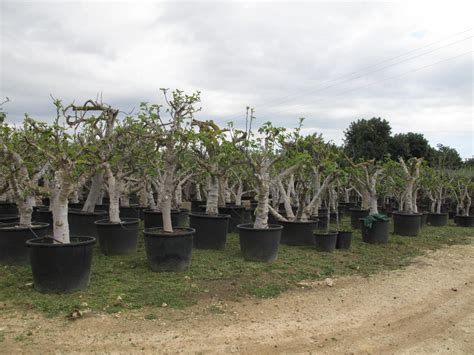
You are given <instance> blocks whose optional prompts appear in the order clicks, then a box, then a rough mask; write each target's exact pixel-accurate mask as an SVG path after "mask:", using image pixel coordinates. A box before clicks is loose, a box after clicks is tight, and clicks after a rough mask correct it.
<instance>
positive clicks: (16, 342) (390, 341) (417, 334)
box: [0, 244, 474, 354]
mask: <svg viewBox="0 0 474 355" xmlns="http://www.w3.org/2000/svg"><path fill="white" fill-rule="evenodd" d="M331 281H333V285H332V286H331V287H330V286H328V284H331ZM301 287H302V288H301V289H300V290H298V291H292V292H288V293H285V294H284V295H282V296H280V297H278V298H276V299H266V300H259V299H255V298H248V299H244V300H242V301H241V302H234V303H224V302H222V301H220V300H219V299H211V300H207V301H202V302H200V303H199V304H198V305H196V306H193V307H190V308H186V309H184V310H175V309H169V308H168V307H166V305H163V306H164V307H162V308H160V309H146V310H140V311H136V312H127V313H126V314H115V315H109V314H91V313H89V314H86V315H84V317H82V318H80V319H78V320H75V321H71V320H67V319H65V318H60V317H56V318H45V317H44V316H43V315H41V314H39V313H36V312H32V311H26V310H21V311H20V310H18V309H12V308H10V307H8V305H7V306H3V307H4V309H3V311H2V309H1V308H0V352H2V353H5V354H13V353H18V352H22V353H35V354H39V353H53V352H58V353H68V352H99V353H110V352H113V353H134V352H146V353H178V352H184V353H218V354H223V353H232V352H233V353H246V354H270V353H271V354H273V353H310V352H311V353H328V354H334V353H341V354H346V353H347V354H351V353H356V354H371V353H377V354H380V353H390V354H391V353H398V354H413V353H416V354H420V353H421V354H436V353H442V354H446V353H450V354H474V245H472V244H471V245H463V246H452V247H448V248H444V249H441V250H438V251H436V252H433V253H430V254H428V255H427V256H424V257H420V258H417V259H415V260H414V263H413V264H412V265H410V266H409V267H407V268H405V269H403V270H397V271H391V272H384V273H380V274H377V275H375V276H373V277H370V278H361V277H347V278H342V279H337V280H327V282H315V281H311V280H308V281H307V282H304V283H302V286H301Z"/></svg>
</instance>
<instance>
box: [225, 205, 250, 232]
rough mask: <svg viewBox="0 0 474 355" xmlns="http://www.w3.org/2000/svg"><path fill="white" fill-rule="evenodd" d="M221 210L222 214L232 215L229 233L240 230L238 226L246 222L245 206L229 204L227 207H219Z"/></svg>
mask: <svg viewBox="0 0 474 355" xmlns="http://www.w3.org/2000/svg"><path fill="white" fill-rule="evenodd" d="M219 212H220V213H222V214H228V215H230V220H229V233H235V232H237V231H238V229H237V226H238V225H239V224H242V223H244V215H245V207H244V206H236V205H233V206H232V205H227V206H225V207H219Z"/></svg>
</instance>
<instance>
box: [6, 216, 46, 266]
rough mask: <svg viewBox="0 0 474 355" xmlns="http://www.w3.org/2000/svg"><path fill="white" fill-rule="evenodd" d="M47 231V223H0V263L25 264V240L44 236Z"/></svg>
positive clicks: (26, 250)
mask: <svg viewBox="0 0 474 355" xmlns="http://www.w3.org/2000/svg"><path fill="white" fill-rule="evenodd" d="M47 232H48V224H47V223H41V222H34V223H33V225H32V226H30V227H24V226H19V225H18V224H17V223H5V224H1V225H0V264H6V265H25V264H28V263H29V258H28V248H27V247H26V241H27V240H30V239H33V238H40V237H44V236H45V235H46V234H47Z"/></svg>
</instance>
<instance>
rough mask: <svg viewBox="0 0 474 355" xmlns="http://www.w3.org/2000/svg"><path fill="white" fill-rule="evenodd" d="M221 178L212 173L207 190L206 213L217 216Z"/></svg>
mask: <svg viewBox="0 0 474 355" xmlns="http://www.w3.org/2000/svg"><path fill="white" fill-rule="evenodd" d="M218 200H219V179H218V178H217V176H215V175H211V177H210V179H209V184H208V190H207V201H206V213H207V214H208V215H211V216H216V215H217V214H218V213H219V209H218Z"/></svg>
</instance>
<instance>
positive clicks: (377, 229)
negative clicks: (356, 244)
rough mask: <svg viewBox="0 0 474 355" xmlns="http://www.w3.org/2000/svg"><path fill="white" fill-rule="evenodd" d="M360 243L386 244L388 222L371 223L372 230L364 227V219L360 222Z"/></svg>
mask: <svg viewBox="0 0 474 355" xmlns="http://www.w3.org/2000/svg"><path fill="white" fill-rule="evenodd" d="M359 221H360V228H361V233H362V241H363V242H365V243H369V244H388V236H389V234H388V221H376V222H373V224H372V228H369V227H366V226H365V225H364V218H361V219H360V220H359Z"/></svg>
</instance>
